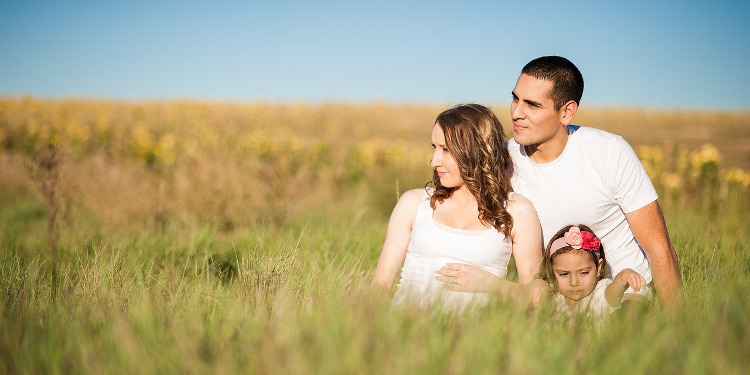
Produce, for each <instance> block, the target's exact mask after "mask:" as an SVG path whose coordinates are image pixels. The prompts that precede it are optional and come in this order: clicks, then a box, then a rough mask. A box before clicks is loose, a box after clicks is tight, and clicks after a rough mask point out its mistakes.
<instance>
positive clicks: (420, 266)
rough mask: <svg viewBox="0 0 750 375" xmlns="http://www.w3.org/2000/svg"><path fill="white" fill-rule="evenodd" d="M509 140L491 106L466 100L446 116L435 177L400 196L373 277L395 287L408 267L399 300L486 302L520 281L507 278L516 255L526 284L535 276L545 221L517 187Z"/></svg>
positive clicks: (437, 142)
mask: <svg viewBox="0 0 750 375" xmlns="http://www.w3.org/2000/svg"><path fill="white" fill-rule="evenodd" d="M504 143H505V136H504V134H503V129H502V125H501V124H500V121H499V120H498V119H497V117H495V115H494V114H493V113H492V111H491V110H490V109H489V108H487V107H484V106H481V105H478V104H468V105H460V106H457V107H454V108H451V109H448V110H446V111H444V112H442V113H441V114H440V115H438V117H437V119H436V122H435V125H434V127H433V129H432V147H433V148H434V152H433V155H432V160H431V165H432V168H433V169H434V172H433V177H432V181H431V182H430V183H428V187H427V188H426V189H414V190H410V191H407V192H405V193H404V194H403V195H402V196H401V198H400V199H399V201H398V203H397V204H396V207H395V208H394V209H393V213H392V214H391V218H390V221H389V223H388V231H387V234H386V238H385V242H384V244H383V250H382V252H381V254H380V258H379V260H378V265H377V268H376V269H375V275H374V277H373V280H372V286H373V287H374V288H376V289H379V290H381V291H387V292H390V290H391V288H392V286H393V284H394V282H395V281H396V277H397V276H398V275H399V271H400V274H401V279H400V281H399V284H398V288H397V291H396V294H395V295H394V298H393V302H394V304H396V305H397V306H402V307H403V306H416V307H419V308H427V307H429V306H431V305H434V304H436V303H439V304H441V305H442V306H443V307H444V308H446V309H448V310H454V311H463V310H464V309H466V308H467V307H470V306H474V305H477V304H484V303H486V301H487V299H488V293H499V294H500V295H501V296H508V295H510V294H511V293H513V291H514V290H515V289H516V287H517V286H518V284H515V283H513V282H510V281H508V280H506V279H505V277H506V275H507V266H508V261H509V260H510V257H511V254H512V255H513V256H514V257H515V261H516V267H517V269H518V276H519V283H520V284H526V283H529V282H530V281H532V280H533V278H534V275H535V274H536V273H537V271H538V270H539V265H540V264H541V261H542V256H541V254H542V252H541V247H542V234H541V227H540V224H539V218H538V217H537V214H536V210H535V209H534V206H533V205H532V204H531V202H530V201H529V200H528V199H526V198H524V197H522V196H520V195H518V194H514V193H513V192H512V188H511V185H510V179H509V176H510V169H511V167H512V162H511V159H510V155H509V154H508V150H507V148H506V147H505V144H504ZM466 265H472V266H476V267H467V266H466ZM483 270H484V271H488V272H482V271H483Z"/></svg>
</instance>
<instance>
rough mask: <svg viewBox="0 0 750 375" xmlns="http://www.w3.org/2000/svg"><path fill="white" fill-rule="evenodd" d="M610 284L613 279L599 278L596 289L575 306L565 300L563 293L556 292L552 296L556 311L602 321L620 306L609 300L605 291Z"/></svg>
mask: <svg viewBox="0 0 750 375" xmlns="http://www.w3.org/2000/svg"><path fill="white" fill-rule="evenodd" d="M609 284H612V279H607V278H604V279H601V280H599V282H597V283H596V287H594V291H593V292H591V294H589V295H588V296H586V297H584V298H583V299H581V300H580V301H578V303H577V304H575V305H573V306H569V305H568V304H567V303H566V302H565V297H564V296H563V295H562V294H560V293H555V295H554V296H552V302H553V304H554V308H555V311H557V312H558V313H561V314H563V315H565V316H567V317H569V318H572V317H574V316H577V315H583V316H585V317H587V318H590V319H592V320H594V321H596V322H599V323H600V322H601V321H603V320H604V319H605V318H606V317H607V316H608V315H609V314H611V313H612V312H614V311H615V310H617V309H618V307H619V306H618V307H613V306H612V305H610V304H609V302H607V298H606V297H605V295H604V292H605V291H606V290H607V286H608V285H609Z"/></svg>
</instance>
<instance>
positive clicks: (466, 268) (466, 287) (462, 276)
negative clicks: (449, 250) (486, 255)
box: [435, 263, 498, 293]
mask: <svg viewBox="0 0 750 375" xmlns="http://www.w3.org/2000/svg"><path fill="white" fill-rule="evenodd" d="M437 274H438V276H435V280H437V281H440V282H443V283H445V287H446V288H447V289H450V290H452V291H455V292H471V293H476V292H489V291H490V290H491V289H492V287H491V284H492V279H491V278H493V277H494V278H498V277H497V276H495V275H493V274H491V273H490V272H487V271H485V270H483V269H481V268H479V267H477V266H472V265H469V264H462V263H448V264H446V265H444V266H443V267H442V268H441V269H439V270H437Z"/></svg>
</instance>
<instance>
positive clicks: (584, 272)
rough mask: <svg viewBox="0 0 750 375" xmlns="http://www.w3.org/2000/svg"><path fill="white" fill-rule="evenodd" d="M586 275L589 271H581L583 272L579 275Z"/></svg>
mask: <svg viewBox="0 0 750 375" xmlns="http://www.w3.org/2000/svg"><path fill="white" fill-rule="evenodd" d="M588 274H589V271H583V272H581V275H588Z"/></svg>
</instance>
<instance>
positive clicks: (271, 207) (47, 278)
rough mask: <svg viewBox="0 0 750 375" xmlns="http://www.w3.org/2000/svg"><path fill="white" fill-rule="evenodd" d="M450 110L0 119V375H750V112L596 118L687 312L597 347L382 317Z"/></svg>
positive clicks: (501, 322) (617, 322) (505, 329)
mask: <svg viewBox="0 0 750 375" xmlns="http://www.w3.org/2000/svg"><path fill="white" fill-rule="evenodd" d="M493 107H494V109H495V112H496V113H497V114H498V116H499V117H500V118H501V121H502V122H503V123H504V124H509V120H508V119H507V108H506V106H505V105H503V106H493ZM442 109H443V108H442V107H436V106H418V105H385V104H368V105H357V106H354V105H344V104H323V105H315V106H313V105H304V104H297V105H292V104H289V105H275V104H245V105H243V104H223V103H191V102H174V103H121V102H105V101H83V100H70V101H44V100H36V99H31V98H27V99H10V98H3V99H0V287H1V288H2V298H3V300H2V301H1V303H0V317H1V319H2V321H1V322H0V373H9V374H16V373H18V374H38V373H49V374H57V373H60V374H69V373H84V374H85V373H96V374H98V373H146V374H150V373H257V374H267V373H295V374H296V373H303V374H307V373H323V374H325V373H334V374H337V373H344V374H350V373H358V374H359V373H409V374H411V373H449V374H454V373H456V374H463V373H521V374H536V373H545V374H546V373H553V372H554V373H563V374H568V373H581V372H583V373H607V374H610V373H611V374H633V373H636V374H640V373H643V374H651V373H668V374H705V373H721V374H725V373H736V374H744V373H748V371H750V357H749V356H748V353H750V298H748V297H747V295H748V292H747V291H748V290H750V244H749V242H748V240H747V237H748V235H750V231H749V230H748V224H747V223H748V222H749V221H750V171H749V170H748V169H749V168H750V113H747V112H699V111H664V112H657V111H645V110H638V109H612V108H599V109H591V110H587V111H584V110H582V111H581V112H580V113H579V116H578V117H577V121H575V122H576V123H577V124H581V125H591V126H596V127H601V128H604V129H607V130H610V131H613V132H616V133H619V134H622V135H623V136H625V138H626V139H628V140H629V141H631V143H632V144H633V145H634V147H635V148H636V151H637V152H638V153H639V156H640V157H641V160H642V161H643V163H644V165H645V166H646V168H647V170H648V172H649V174H650V175H651V177H652V179H653V180H654V183H655V186H656V187H657V190H658V191H659V194H660V202H661V204H662V206H663V208H664V211H665V215H666V219H667V224H668V226H669V231H670V236H671V238H672V241H673V243H674V245H675V247H676V249H677V252H678V255H679V259H680V265H681V272H682V277H683V281H684V286H685V292H686V296H687V297H686V298H687V303H686V305H685V307H684V308H681V309H679V310H676V311H665V310H663V309H661V308H659V307H658V306H657V307H656V308H654V309H653V310H651V311H648V312H643V313H642V314H640V315H639V316H630V317H618V318H616V319H614V320H612V321H611V322H610V324H608V325H607V326H605V327H604V329H603V331H602V332H596V331H594V330H591V329H588V327H585V326H579V327H575V329H574V330H572V331H571V330H568V329H567V328H566V327H561V326H559V325H557V324H555V323H554V322H553V321H552V320H550V319H549V314H547V313H546V312H545V311H543V310H540V311H536V312H534V313H531V314H529V313H527V312H526V311H523V310H521V309H517V308H514V307H513V306H511V305H509V303H507V302H505V301H495V302H494V303H492V304H491V305H490V306H488V307H487V308H486V309H483V310H480V311H476V312H473V313H471V314H467V315H465V316H454V315H449V314H445V313H442V312H440V311H430V312H427V313H416V312H412V311H396V310H393V309H391V308H390V307H389V306H388V305H387V304H386V303H383V302H382V301H378V300H375V299H372V298H370V297H369V296H368V295H367V294H366V288H367V285H368V283H369V281H370V278H371V275H372V271H373V270H374V268H375V264H376V261H377V257H378V255H379V252H380V247H381V245H382V241H383V237H384V234H385V225H386V222H387V218H388V214H389V213H390V210H391V209H392V207H393V204H394V203H395V201H396V199H397V197H398V194H399V192H401V191H404V190H406V189H409V188H414V187H420V186H423V185H424V183H425V182H426V181H427V179H428V178H429V176H430V175H431V172H430V169H429V166H428V159H429V154H430V151H431V148H430V145H429V132H430V129H431V126H432V122H433V121H434V118H435V116H436V115H437V114H438V113H439V112H440V111H441V110H442ZM512 275H513V273H512V272H511V277H512Z"/></svg>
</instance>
